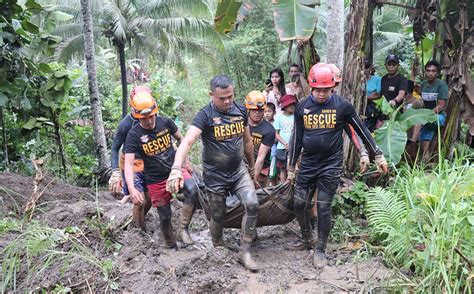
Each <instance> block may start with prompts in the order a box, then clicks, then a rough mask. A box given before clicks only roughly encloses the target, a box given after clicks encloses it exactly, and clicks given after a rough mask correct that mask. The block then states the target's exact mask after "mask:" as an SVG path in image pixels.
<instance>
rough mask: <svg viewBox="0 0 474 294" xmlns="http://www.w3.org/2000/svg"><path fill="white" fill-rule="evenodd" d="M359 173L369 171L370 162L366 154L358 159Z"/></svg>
mask: <svg viewBox="0 0 474 294" xmlns="http://www.w3.org/2000/svg"><path fill="white" fill-rule="evenodd" d="M359 165H360V173H361V174H363V173H365V172H366V171H367V170H368V169H369V165H370V160H369V156H368V155H367V154H361V155H360V158H359Z"/></svg>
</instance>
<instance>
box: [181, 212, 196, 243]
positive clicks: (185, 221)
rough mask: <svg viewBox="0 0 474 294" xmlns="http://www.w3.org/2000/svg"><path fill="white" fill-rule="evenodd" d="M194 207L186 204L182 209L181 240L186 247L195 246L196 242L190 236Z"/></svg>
mask: <svg viewBox="0 0 474 294" xmlns="http://www.w3.org/2000/svg"><path fill="white" fill-rule="evenodd" d="M193 212H194V207H193V206H191V205H188V204H184V206H183V208H181V217H180V218H179V225H180V228H179V238H180V239H181V241H183V243H184V244H186V245H194V240H193V239H192V238H191V235H190V234H189V230H188V229H189V223H191V218H192V217H193Z"/></svg>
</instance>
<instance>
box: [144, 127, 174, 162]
mask: <svg viewBox="0 0 474 294" xmlns="http://www.w3.org/2000/svg"><path fill="white" fill-rule="evenodd" d="M145 136H146V135H145ZM145 136H142V137H141V138H140V139H142V142H143V137H145ZM146 141H147V142H143V143H144V144H142V149H143V152H145V154H146V155H148V156H153V155H156V154H159V153H162V152H164V151H166V150H168V149H169V148H170V147H171V135H170V133H169V130H168V129H166V130H163V131H161V132H159V133H157V134H156V138H155V139H153V140H151V141H150V140H149V138H148V136H147V140H146Z"/></svg>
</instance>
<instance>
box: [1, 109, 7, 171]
mask: <svg viewBox="0 0 474 294" xmlns="http://www.w3.org/2000/svg"><path fill="white" fill-rule="evenodd" d="M0 123H1V124H2V125H1V127H2V141H3V144H2V146H3V162H5V170H6V171H8V166H9V162H8V145H7V130H6V129H5V118H4V117H3V107H0Z"/></svg>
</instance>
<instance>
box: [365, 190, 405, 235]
mask: <svg viewBox="0 0 474 294" xmlns="http://www.w3.org/2000/svg"><path fill="white" fill-rule="evenodd" d="M367 211H368V213H367V218H368V220H369V223H370V224H371V225H372V226H373V227H374V230H375V231H376V232H377V233H379V234H384V233H387V234H390V233H391V232H392V231H393V230H397V229H398V228H399V227H400V221H401V220H403V219H404V218H405V216H406V215H407V213H408V210H407V207H406V205H405V202H404V201H403V200H402V199H400V197H399V196H397V195H395V194H394V193H393V192H391V191H388V190H385V189H382V188H380V187H376V188H374V189H372V190H371V191H369V192H368V197H367Z"/></svg>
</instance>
